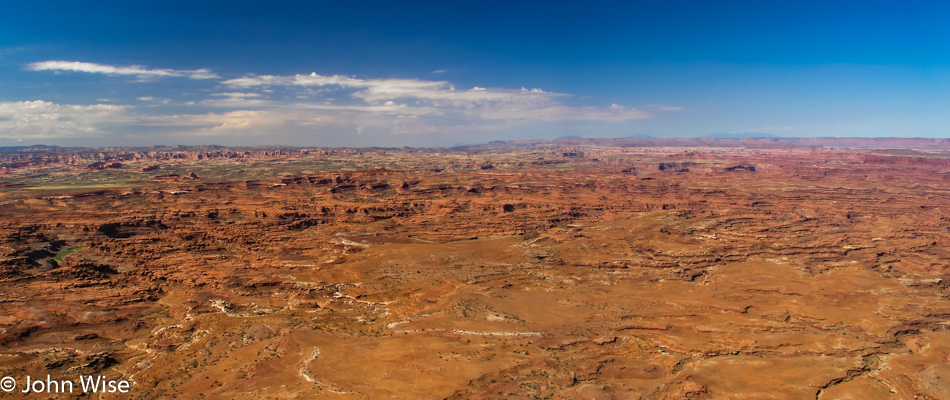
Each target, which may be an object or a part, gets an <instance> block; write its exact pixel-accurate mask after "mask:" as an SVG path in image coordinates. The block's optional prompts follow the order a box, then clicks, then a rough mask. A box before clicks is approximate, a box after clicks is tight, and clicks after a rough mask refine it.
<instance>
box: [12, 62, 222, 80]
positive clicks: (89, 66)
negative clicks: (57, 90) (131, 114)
mask: <svg viewBox="0 0 950 400" xmlns="http://www.w3.org/2000/svg"><path fill="white" fill-rule="evenodd" d="M27 69H29V70H31V71H71V72H87V73H91V74H106V75H132V76H135V77H137V78H139V79H151V78H165V77H176V78H190V79H220V78H221V77H220V76H218V75H217V74H215V73H213V72H211V71H209V70H207V69H195V70H175V69H147V68H145V67H143V66H140V65H131V66H127V67H116V66H112V65H104V64H96V63H87V62H79V61H41V62H35V63H32V64H30V65H28V66H27Z"/></svg>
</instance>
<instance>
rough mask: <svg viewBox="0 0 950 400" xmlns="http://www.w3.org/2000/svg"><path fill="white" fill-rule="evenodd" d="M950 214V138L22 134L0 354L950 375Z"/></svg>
mask: <svg viewBox="0 0 950 400" xmlns="http://www.w3.org/2000/svg"><path fill="white" fill-rule="evenodd" d="M947 210H950V142H948V141H946V140H929V139H894V140H892V141H887V140H877V139H839V140H835V139H821V140H819V139H810V140H805V139H801V140H772V139H693V140H685V139H684V140H663V139H602V140H598V139H561V140H557V141H536V142H493V143H489V144H486V145H479V146H465V147H460V148H448V149H414V148H402V149H300V148H276V147H275V148H221V147H210V146H204V147H167V148H139V149H78V148H76V149H71V148H49V147H32V148H13V149H8V150H7V151H2V152H0V376H15V377H23V376H27V375H29V376H33V377H39V376H42V377H45V376H46V375H48V374H49V375H52V376H53V377H54V378H59V377H72V376H78V375H79V374H85V375H90V374H97V375H104V376H107V377H108V378H109V379H124V380H128V381H129V382H130V383H131V389H130V392H129V393H125V394H122V393H103V394H97V398H103V399H107V398H134V399H158V398H205V399H235V398H249V399H273V398H276V399H285V398H297V397H304V398H307V397H316V396H319V397H321V398H341V399H345V398H406V399H415V398H425V399H428V398H448V399H469V398H473V399H479V398H481V399H489V398H591V399H612V398H624V399H627V398H629V399H681V398H698V399H702V398H709V399H712V398H740V397H745V398H790V399H800V398H816V399H848V398H851V399H905V398H919V399H948V398H950V331H948V329H947V327H948V323H950V283H948V279H950V250H948V248H950V215H948V214H947V213H945V212H944V211H947ZM53 397H55V396H53ZM62 398H75V395H72V396H70V395H66V394H64V395H62Z"/></svg>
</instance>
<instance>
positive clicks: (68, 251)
mask: <svg viewBox="0 0 950 400" xmlns="http://www.w3.org/2000/svg"><path fill="white" fill-rule="evenodd" d="M79 250H82V247H81V246H75V247H69V248H65V249H62V250H60V251H59V253H56V255H55V256H53V260H54V261H56V262H57V263H61V262H63V259H64V258H66V256H68V255H70V254H73V253H75V252H77V251H79Z"/></svg>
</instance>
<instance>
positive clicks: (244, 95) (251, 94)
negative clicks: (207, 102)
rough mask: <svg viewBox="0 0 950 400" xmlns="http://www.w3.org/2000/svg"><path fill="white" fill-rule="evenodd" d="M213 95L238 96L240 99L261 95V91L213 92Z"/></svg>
mask: <svg viewBox="0 0 950 400" xmlns="http://www.w3.org/2000/svg"><path fill="white" fill-rule="evenodd" d="M211 95H212V96H220V97H230V98H238V99H243V98H246V97H261V94H260V93H241V92H227V93H212V94H211Z"/></svg>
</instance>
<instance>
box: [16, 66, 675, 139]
mask: <svg viewBox="0 0 950 400" xmlns="http://www.w3.org/2000/svg"><path fill="white" fill-rule="evenodd" d="M30 69H33V70H37V71H41V70H50V71H81V72H88V73H101V74H111V75H132V76H136V77H139V78H140V79H148V78H158V77H187V78H192V79H210V78H213V77H217V75H214V74H212V73H210V72H209V71H208V70H195V71H179V70H167V69H147V68H144V67H138V66H131V67H113V66H108V65H101V64H92V63H79V62H66V61H46V62H42V63H34V64H30ZM436 73H437V71H436ZM221 83H222V84H223V85H224V86H226V87H229V88H231V89H230V90H221V91H219V92H209V91H200V90H199V91H187V92H186V93H184V94H182V95H181V97H173V98H161V97H156V96H155V94H154V93H138V94H139V96H137V97H136V98H137V99H138V100H139V101H142V102H148V103H147V104H141V103H136V104H137V105H138V106H139V108H138V110H139V111H134V110H135V109H134V108H133V107H132V106H127V105H126V106H121V105H110V104H96V105H88V106H79V105H59V104H55V103H50V102H45V101H33V102H18V103H0V138H62V137H92V136H101V135H105V134H110V133H111V134H113V135H118V134H122V135H126V136H127V135H135V134H139V133H143V132H150V134H155V135H168V134H176V133H177V134H181V135H205V136H211V135H219V136H228V135H234V136H259V137H262V138H267V137H269V136H274V135H296V136H301V137H303V136H306V135H329V133H327V132H338V133H349V134H360V135H364V136H372V135H380V134H385V133H387V132H388V133H391V134H423V133H436V134H468V133H473V132H477V131H484V130H498V129H507V128H512V127H515V126H518V125H519V124H528V123H545V122H547V123H551V122H561V121H600V122H614V123H617V122H625V121H631V120H636V119H643V118H649V117H650V116H651V114H652V113H656V112H662V111H666V110H674V109H676V108H675V107H670V106H665V105H648V106H644V110H647V111H643V110H641V109H638V108H633V107H625V106H620V105H616V104H614V105H611V106H609V107H591V106H577V105H572V104H570V100H571V99H572V96H571V95H568V94H563V93H554V92H548V91H544V90H541V89H537V88H532V89H529V88H517V89H515V88H512V89H507V88H491V87H480V86H474V87H471V88H470V89H457V88H456V86H455V85H454V84H452V83H451V82H449V81H444V80H423V79H407V78H401V79H362V78H357V77H351V76H344V75H330V76H323V75H318V74H316V73H311V74H309V75H287V76H280V75H259V76H258V75H249V76H244V77H240V78H234V79H228V80H223V81H222V82H221ZM262 93H263V94H262ZM185 100H187V101H185ZM146 127H147V128H146ZM262 140H264V139H262Z"/></svg>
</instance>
